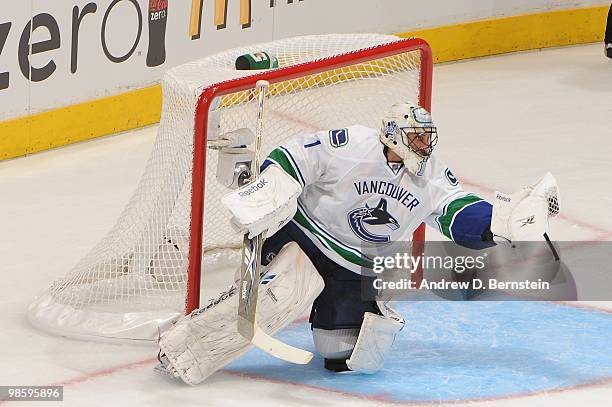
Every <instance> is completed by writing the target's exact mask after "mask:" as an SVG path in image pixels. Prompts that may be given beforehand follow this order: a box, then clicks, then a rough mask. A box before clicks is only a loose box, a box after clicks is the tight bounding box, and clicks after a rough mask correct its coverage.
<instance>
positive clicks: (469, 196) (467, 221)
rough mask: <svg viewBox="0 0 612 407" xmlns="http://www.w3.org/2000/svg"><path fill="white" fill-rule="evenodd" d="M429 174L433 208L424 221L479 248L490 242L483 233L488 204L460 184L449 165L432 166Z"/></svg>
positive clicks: (488, 222)
mask: <svg viewBox="0 0 612 407" xmlns="http://www.w3.org/2000/svg"><path fill="white" fill-rule="evenodd" d="M434 171H435V173H434V174H433V175H434V176H433V177H432V180H431V183H432V197H431V198H432V204H433V207H434V210H433V212H432V213H431V214H430V215H429V216H428V217H427V219H426V220H425V222H426V223H427V224H428V225H430V226H432V227H435V228H436V229H438V230H439V231H440V232H441V233H442V234H443V235H444V236H446V237H447V238H449V239H451V240H453V241H455V242H457V243H458V244H460V245H462V246H465V247H469V248H473V249H483V248H486V247H490V246H493V245H494V243H493V242H492V241H490V240H488V239H485V236H488V233H487V232H488V231H489V229H490V226H491V215H492V210H493V207H492V205H491V204H490V203H489V202H487V201H485V200H484V199H482V198H480V197H479V196H477V195H475V194H473V193H468V192H465V191H464V190H463V188H461V186H460V185H459V182H458V180H457V178H456V177H455V176H454V175H453V173H452V172H451V171H450V169H448V168H446V167H441V168H438V169H435V170H434Z"/></svg>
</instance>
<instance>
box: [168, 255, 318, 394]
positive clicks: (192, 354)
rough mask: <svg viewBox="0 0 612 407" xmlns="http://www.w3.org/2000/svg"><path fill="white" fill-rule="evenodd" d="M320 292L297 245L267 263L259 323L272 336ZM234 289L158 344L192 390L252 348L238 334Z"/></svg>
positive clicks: (181, 323) (313, 272) (186, 319)
mask: <svg viewBox="0 0 612 407" xmlns="http://www.w3.org/2000/svg"><path fill="white" fill-rule="evenodd" d="M322 289H323V280H322V279H321V277H320V275H319V273H318V272H317V271H316V269H315V268H314V266H313V265H312V263H311V262H310V260H309V259H308V257H307V256H306V255H305V254H304V252H303V251H302V250H301V249H300V248H299V246H298V245H297V244H296V243H289V244H287V245H286V246H285V247H284V248H283V249H282V250H281V251H280V252H279V253H278V255H277V256H276V257H275V258H274V260H273V261H272V262H271V263H270V265H269V267H268V270H267V272H266V274H265V275H264V276H263V277H262V279H261V283H260V285H259V294H258V305H257V321H258V322H259V325H260V326H261V328H262V329H263V330H264V331H265V332H266V333H267V334H269V335H274V334H276V333H277V332H278V331H280V330H281V329H283V328H284V327H286V326H287V325H289V324H290V323H291V322H293V321H294V320H295V319H296V318H298V317H299V316H301V315H303V314H304V313H305V312H306V311H307V310H308V307H310V305H311V304H312V302H313V301H314V299H315V298H316V297H317V296H318V295H319V293H320V292H321V290H322ZM237 294H238V289H237V287H236V285H232V286H230V288H229V290H228V291H226V292H224V293H222V294H221V295H220V296H219V298H217V299H215V300H212V301H211V302H209V303H208V304H207V305H205V306H204V307H203V308H200V309H197V310H195V311H194V312H192V313H191V314H190V315H187V316H185V317H183V318H181V319H180V320H179V321H178V322H177V323H176V324H175V325H174V326H173V327H172V328H171V329H170V330H169V331H167V332H166V333H165V334H164V335H163V336H162V337H161V339H160V342H159V345H160V348H161V353H162V355H164V356H165V357H166V358H167V360H168V362H169V365H171V367H172V368H173V369H174V371H176V373H177V374H178V375H179V376H180V378H181V379H182V380H183V381H184V382H185V383H188V384H191V385H195V384H198V383H201V382H202V381H204V380H205V379H206V378H207V377H208V376H210V375H211V374H213V373H214V372H215V371H217V370H219V369H221V368H223V367H224V366H225V365H227V364H228V363H230V362H231V361H232V360H234V359H236V358H237V357H239V356H241V355H243V354H244V353H246V352H247V351H248V350H250V349H251V348H252V346H253V345H252V344H251V342H249V341H248V340H246V339H244V338H243V337H242V336H241V335H240V334H239V333H238V327H237V309H238V295H237Z"/></svg>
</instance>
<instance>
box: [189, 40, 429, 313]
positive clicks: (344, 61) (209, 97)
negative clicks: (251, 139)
mask: <svg viewBox="0 0 612 407" xmlns="http://www.w3.org/2000/svg"><path fill="white" fill-rule="evenodd" d="M412 51H419V52H420V72H419V80H420V82H419V86H420V87H419V105H420V106H422V107H424V108H425V109H427V110H428V111H431V93H432V76H433V55H432V51H431V47H430V46H429V44H428V43H427V42H426V41H425V40H422V39H418V38H409V39H401V40H399V41H397V42H393V43H390V44H385V45H381V46H377V47H372V48H366V49H363V50H359V51H355V52H351V53H346V54H341V55H336V56H333V57H328V58H323V59H319V60H316V61H312V62H306V63H301V64H297V65H293V66H289V67H286V68H280V69H274V70H270V71H266V72H262V73H257V74H254V75H249V76H246V77H242V78H237V79H232V80H229V81H224V82H220V83H217V84H214V85H211V86H208V87H206V88H204V89H203V90H202V93H201V94H200V97H199V99H198V104H197V107H196V114H195V127H194V130H195V131H194V153H193V171H192V179H191V182H192V194H191V224H190V227H189V234H190V238H189V260H188V269H187V292H186V297H185V313H186V314H189V313H191V312H192V311H193V310H195V309H197V308H199V305H200V283H201V278H202V243H203V239H204V233H205V231H204V201H205V187H206V155H207V133H206V130H207V128H208V112H209V109H210V105H211V103H212V101H213V99H214V98H215V97H219V96H223V95H227V94H229V93H233V92H239V91H244V90H248V89H254V88H255V85H256V83H257V81H259V80H265V81H268V82H269V83H270V84H271V85H272V84H275V83H277V82H281V81H286V80H291V79H296V78H299V77H301V76H306V75H313V74H317V73H320V72H323V71H327V70H333V69H338V68H344V67H347V66H350V65H355V64H359V63H362V62H366V61H368V60H372V59H378V58H384V57H389V56H393V55H397V54H401V53H406V52H412ZM424 250H425V225H424V224H421V225H420V226H419V227H418V228H417V230H416V231H415V232H414V234H413V245H412V255H413V256H415V257H417V256H418V257H420V256H422V255H423V254H424ZM422 275H423V270H422V268H419V269H418V270H416V272H415V273H414V274H413V276H412V279H413V281H420V280H421V279H422Z"/></svg>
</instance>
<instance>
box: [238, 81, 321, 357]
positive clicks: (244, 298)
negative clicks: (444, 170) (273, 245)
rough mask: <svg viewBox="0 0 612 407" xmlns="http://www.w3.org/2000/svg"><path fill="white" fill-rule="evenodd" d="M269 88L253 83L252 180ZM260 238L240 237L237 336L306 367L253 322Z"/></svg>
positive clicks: (295, 352) (294, 350)
mask: <svg viewBox="0 0 612 407" xmlns="http://www.w3.org/2000/svg"><path fill="white" fill-rule="evenodd" d="M269 87H270V84H269V83H268V82H267V81H257V84H256V86H255V90H256V91H257V92H258V95H257V128H256V132H255V159H254V163H253V176H252V179H255V178H257V177H258V176H259V167H260V165H261V157H260V155H261V149H262V133H263V114H264V104H265V94H266V91H267V90H268V88H269ZM262 245H263V236H262V235H261V234H260V235H257V236H255V237H254V238H253V239H249V237H248V233H247V234H245V235H244V238H243V243H242V263H241V270H240V282H239V284H238V288H239V290H240V295H239V297H238V333H239V334H240V335H242V336H243V337H244V338H245V339H247V340H249V341H251V343H252V344H253V345H255V346H257V347H258V348H260V349H261V350H263V351H264V352H267V353H269V354H271V355H272V356H275V357H277V358H279V359H282V360H285V361H287V362H291V363H296V364H307V363H308V362H310V360H311V359H312V356H313V355H312V353H310V352H308V351H305V350H302V349H298V348H295V347H293V346H290V345H287V344H286V343H283V342H281V341H279V340H278V339H275V338H273V337H272V336H270V335H268V334H266V333H265V332H264V331H263V330H262V329H261V328H260V327H259V325H258V324H257V320H256V318H255V314H256V310H257V292H258V287H259V277H260V276H259V268H260V265H261V248H262Z"/></svg>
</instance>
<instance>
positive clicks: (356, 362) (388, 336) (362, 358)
mask: <svg viewBox="0 0 612 407" xmlns="http://www.w3.org/2000/svg"><path fill="white" fill-rule="evenodd" d="M378 307H379V308H380V310H381V312H382V313H383V315H376V314H373V313H371V312H366V313H365V315H364V317H363V324H362V325H361V330H360V331H359V337H358V338H357V342H356V344H355V349H354V350H353V353H352V354H351V357H350V358H349V359H348V360H347V361H346V365H347V366H348V368H349V369H351V370H352V371H354V372H359V373H376V372H377V371H379V370H380V369H381V368H382V367H383V364H384V361H385V356H386V355H387V354H388V353H389V351H390V350H391V346H392V345H393V341H394V340H395V336H396V335H397V333H398V332H399V331H401V330H402V328H403V327H404V319H403V318H402V317H401V316H400V315H399V314H397V312H395V310H394V309H393V308H391V307H389V306H388V305H387V304H384V303H381V302H379V303H378Z"/></svg>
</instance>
